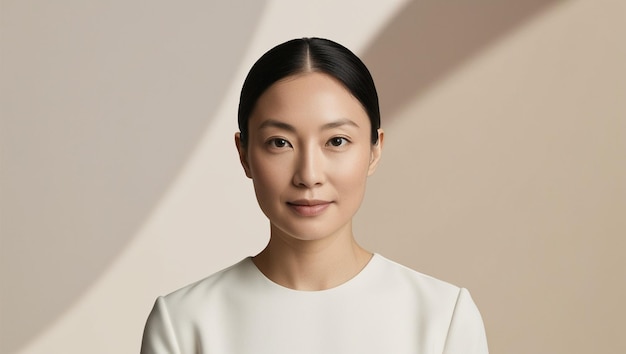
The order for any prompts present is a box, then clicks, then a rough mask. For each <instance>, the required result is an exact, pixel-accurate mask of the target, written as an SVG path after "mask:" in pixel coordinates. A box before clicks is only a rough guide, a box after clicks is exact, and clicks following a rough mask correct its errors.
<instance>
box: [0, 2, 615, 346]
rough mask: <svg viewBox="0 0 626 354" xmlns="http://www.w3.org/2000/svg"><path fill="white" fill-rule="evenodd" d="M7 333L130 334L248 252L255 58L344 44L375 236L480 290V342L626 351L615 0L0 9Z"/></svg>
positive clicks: (257, 218) (94, 342) (261, 222)
mask: <svg viewBox="0 0 626 354" xmlns="http://www.w3.org/2000/svg"><path fill="white" fill-rule="evenodd" d="M0 16H1V23H0V25H1V28H0V29H1V55H2V58H1V60H2V61H1V77H0V79H1V80H0V82H1V89H2V91H1V100H2V102H1V116H2V121H1V122H2V123H1V126H0V142H1V148H0V158H1V159H0V163H1V165H0V168H1V175H0V177H1V184H0V186H1V190H0V192H1V210H0V211H1V214H0V215H1V223H0V226H1V237H2V239H1V245H0V246H1V247H0V266H1V267H0V276H1V278H0V279H1V293H0V296H1V308H0V310H1V312H0V321H1V327H0V334H1V337H0V352H2V353H6V354H14V353H20V354H27V353H29V354H30V353H33V354H35V353H42V354H44V353H45V354H49V353H136V352H138V350H139V345H140V340H141V333H142V330H143V325H144V322H145V319H146V316H147V315H148V313H149V311H150V309H151V307H152V304H153V302H154V300H155V298H156V296H157V295H161V294H166V293H168V292H170V291H173V290H175V289H177V288H179V287H181V286H183V285H186V284H188V283H190V282H192V281H194V280H197V279H199V278H202V277H204V276H207V275H209V274H211V273H213V272H215V271H217V270H219V269H220V268H222V267H225V266H227V265H230V264H232V263H234V262H237V261H239V260H240V259H241V258H243V257H245V256H248V255H252V254H255V253H256V252H258V251H259V250H260V249H261V248H262V247H263V246H264V244H265V243H266V242H267V237H268V227H267V222H266V220H265V219H264V217H263V215H262V214H261V213H260V212H259V210H258V207H257V205H256V201H255V200H254V195H253V191H252V186H251V183H250V181H249V180H247V179H246V178H245V176H244V174H243V172H242V170H241V168H240V166H239V165H238V161H237V155H236V152H235V148H234V144H233V133H234V132H235V130H236V124H235V121H236V106H237V95H238V91H239V89H240V87H241V83H242V81H243V78H244V76H245V74H246V72H247V70H248V68H249V67H250V65H251V64H252V63H253V62H254V60H255V59H256V58H258V57H259V56H260V55H261V54H262V53H263V52H264V51H265V50H267V49H268V48H270V47H272V46H273V45H275V44H277V43H279V42H282V41H284V40H287V39H290V38H293V37H302V36H323V37H329V38H332V39H335V40H337V41H339V42H341V43H343V44H345V45H346V46H348V47H350V48H352V49H353V50H354V51H355V52H356V53H357V54H359V55H360V56H361V57H362V58H363V60H364V61H365V62H366V64H367V65H368V66H369V67H370V68H371V71H372V73H373V75H374V78H375V80H376V82H377V84H378V86H379V90H380V97H381V104H382V113H383V116H384V118H383V126H384V128H385V130H386V146H385V151H384V157H383V162H382V165H381V166H380V168H379V170H378V172H377V174H376V175H375V176H373V177H371V179H370V183H369V186H368V194H367V197H366V201H365V203H364V205H363V207H362V209H361V211H360V212H359V214H358V216H357V220H356V225H357V226H356V230H355V231H356V234H357V237H358V239H359V240H360V241H361V242H362V243H363V244H364V245H365V246H367V247H368V248H369V249H371V250H373V251H376V252H379V253H381V254H383V255H385V256H386V257H389V258H391V259H394V260H396V261H398V262H400V263H403V264H406V265H408V266H410V267H412V268H415V269H417V270H419V271H422V272H424V273H427V274H431V275H433V276H436V277H438V278H441V279H444V280H447V281H449V282H452V283H455V284H457V285H460V286H464V287H467V288H469V289H470V291H471V293H472V295H473V297H474V299H475V301H476V302H477V304H478V306H479V308H480V310H481V312H482V315H483V317H484V320H485V324H486V328H487V333H488V337H489V344H490V349H491V352H492V353H509V354H516V353H520V354H521V353H625V352H626V336H624V333H625V332H626V322H624V318H626V305H624V299H625V298H626V257H624V256H623V253H624V250H625V249H626V241H625V236H626V182H625V181H626V65H625V63H626V40H624V38H626V2H624V1H621V0H615V1H610V0H606V1H557V0H552V1H551V0H543V1H542V0H518V1H502V0H476V1H464V0H458V1H454V0H453V1H436V0H417V1H413V2H410V1H405V0H394V1H356V0H355V1H330V0H329V1H302V2H298V1H288V0H265V1H246V2H236V1H223V2H219V1H177V2H173V1H129V0H115V1H82V0H80V1H79V0H76V1H72V0H60V1H43V0H40V1H37V0H20V1H18V0H15V1H10V0H3V1H2V5H1V12H0Z"/></svg>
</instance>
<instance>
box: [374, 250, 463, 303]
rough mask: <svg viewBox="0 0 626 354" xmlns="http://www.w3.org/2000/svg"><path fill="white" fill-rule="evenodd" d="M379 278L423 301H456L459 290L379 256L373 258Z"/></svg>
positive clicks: (456, 287)
mask: <svg viewBox="0 0 626 354" xmlns="http://www.w3.org/2000/svg"><path fill="white" fill-rule="evenodd" d="M375 260H376V268H377V271H378V272H379V277H381V278H384V279H387V281H389V282H393V283H395V284H398V285H400V286H404V287H408V288H409V289H410V290H411V291H412V292H414V293H416V295H419V296H420V297H423V298H424V299H425V300H429V299H430V300H432V301H438V300H444V301H445V300H447V302H448V303H449V302H452V303H454V301H456V298H457V297H458V294H459V292H460V291H461V288H460V287H458V286H456V285H453V284H450V283H448V282H446V281H443V280H440V279H437V278H435V277H432V276H430V275H426V274H423V273H420V272H418V271H416V270H413V269H411V268H409V267H407V266H404V265H402V264H399V263H396V262H394V261H392V260H389V259H387V258H385V257H383V256H381V255H379V254H376V256H375Z"/></svg>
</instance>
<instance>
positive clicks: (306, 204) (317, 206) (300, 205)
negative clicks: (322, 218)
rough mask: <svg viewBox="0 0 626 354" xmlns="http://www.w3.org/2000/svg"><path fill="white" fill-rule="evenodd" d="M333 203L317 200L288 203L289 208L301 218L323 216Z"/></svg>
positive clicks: (300, 200) (299, 200)
mask: <svg viewBox="0 0 626 354" xmlns="http://www.w3.org/2000/svg"><path fill="white" fill-rule="evenodd" d="M330 204H332V202H329V201H326V200H315V199H298V200H293V201H290V202H287V206H289V208H290V209H291V210H293V211H294V212H295V213H296V214H298V215H300V216H317V215H320V214H322V213H323V212H324V211H325V210H326V209H327V208H328V207H329V206H330Z"/></svg>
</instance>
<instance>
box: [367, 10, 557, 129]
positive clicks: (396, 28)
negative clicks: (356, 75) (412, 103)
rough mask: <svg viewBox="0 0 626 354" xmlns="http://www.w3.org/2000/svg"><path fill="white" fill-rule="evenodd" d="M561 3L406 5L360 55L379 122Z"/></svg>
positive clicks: (387, 119)
mask: <svg viewBox="0 0 626 354" xmlns="http://www.w3.org/2000/svg"><path fill="white" fill-rule="evenodd" d="M560 1H562V0H528V1H515V2H512V1H497V0H491V1H480V2H476V1H437V0H424V1H412V2H410V3H409V4H408V5H407V6H406V7H405V8H404V9H402V11H400V12H399V13H398V16H397V17H396V18H394V19H393V20H392V21H390V22H389V26H388V27H387V28H385V29H383V31H381V32H380V34H379V35H378V37H377V38H375V39H374V40H373V41H372V44H371V45H370V47H369V48H368V49H367V50H366V51H365V52H364V54H363V56H362V58H363V61H364V62H365V63H366V64H367V66H368V67H369V68H370V70H371V72H372V75H373V76H374V78H375V80H376V86H377V88H378V92H379V95H380V101H381V113H382V115H383V119H384V120H385V121H389V120H393V119H394V117H395V116H396V115H397V113H398V111H400V110H401V109H402V107H404V106H405V105H406V104H407V102H408V101H409V100H412V99H414V98H415V97H417V96H418V95H419V94H421V93H422V92H424V91H426V90H427V89H428V88H429V86H431V85H432V84H434V83H436V82H437V80H440V79H441V78H442V77H444V76H445V75H446V74H448V73H449V72H450V71H452V70H454V69H455V68H456V67H457V66H459V65H460V64H461V63H463V61H465V60H467V59H468V58H470V57H471V56H472V55H474V54H475V53H478V52H479V51H480V50H481V49H483V48H484V47H485V46H487V45H488V44H490V43H492V42H493V41H494V40H496V39H498V38H499V37H501V36H502V35H504V34H506V33H507V32H508V31H510V30H512V29H515V28H516V27H517V26H518V25H520V24H521V23H523V22H524V21H526V20H527V19H529V18H531V17H532V16H533V15H535V14H537V13H538V12H540V11H542V10H544V9H545V8H546V7H547V6H548V5H552V4H553V3H558V2H560Z"/></svg>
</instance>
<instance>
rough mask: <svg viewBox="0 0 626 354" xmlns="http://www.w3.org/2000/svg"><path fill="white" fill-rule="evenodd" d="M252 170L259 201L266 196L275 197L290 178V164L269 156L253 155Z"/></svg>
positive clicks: (251, 158)
mask: <svg viewBox="0 0 626 354" xmlns="http://www.w3.org/2000/svg"><path fill="white" fill-rule="evenodd" d="M250 170H251V173H252V182H253V184H254V189H255V192H256V194H257V198H259V201H261V199H263V198H264V197H265V196H269V195H274V194H275V193H276V192H277V191H278V190H279V189H280V186H282V185H284V183H285V180H286V179H288V178H289V171H288V164H286V163H281V161H279V160H278V159H276V158H272V157H268V156H263V155H258V156H255V155H254V154H252V155H251V156H250Z"/></svg>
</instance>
